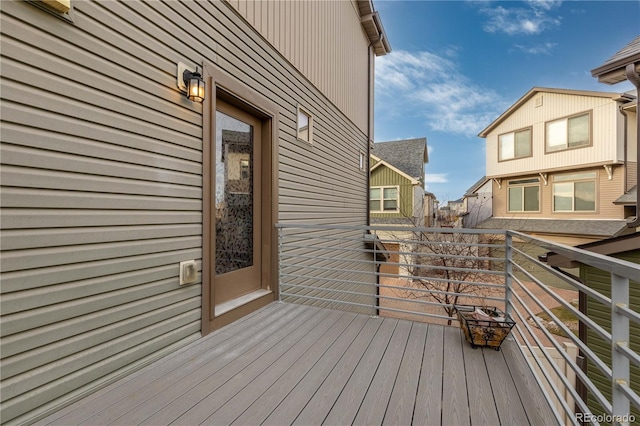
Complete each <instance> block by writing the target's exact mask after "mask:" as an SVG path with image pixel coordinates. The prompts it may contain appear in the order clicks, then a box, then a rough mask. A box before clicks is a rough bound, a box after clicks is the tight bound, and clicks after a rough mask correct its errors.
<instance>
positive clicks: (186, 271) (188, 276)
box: [180, 260, 198, 285]
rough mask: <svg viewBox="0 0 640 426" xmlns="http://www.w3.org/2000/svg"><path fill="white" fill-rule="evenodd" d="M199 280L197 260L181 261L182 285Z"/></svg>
mask: <svg viewBox="0 0 640 426" xmlns="http://www.w3.org/2000/svg"><path fill="white" fill-rule="evenodd" d="M196 281H198V264H197V263H196V261H195V260H187V261H184V262H180V285H185V284H192V283H195V282H196Z"/></svg>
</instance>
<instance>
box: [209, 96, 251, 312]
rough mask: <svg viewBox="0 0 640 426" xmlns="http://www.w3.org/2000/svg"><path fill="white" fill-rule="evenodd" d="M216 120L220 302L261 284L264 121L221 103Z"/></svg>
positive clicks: (217, 284)
mask: <svg viewBox="0 0 640 426" xmlns="http://www.w3.org/2000/svg"><path fill="white" fill-rule="evenodd" d="M215 123H216V146H215V152H216V160H215V185H214V188H215V194H214V200H215V201H214V206H215V209H214V211H215V242H214V244H215V275H216V276H215V280H214V281H215V284H214V293H215V301H216V304H220V303H223V302H225V301H228V300H231V299H233V298H236V297H239V296H242V295H243V294H246V293H249V292H251V291H253V290H256V289H258V288H260V271H259V266H260V260H259V255H260V252H259V249H260V243H259V236H260V204H259V201H260V184H259V182H260V174H259V163H260V162H259V160H256V158H258V159H259V158H260V157H259V148H260V147H259V134H260V133H259V131H258V129H257V128H259V126H260V122H259V121H257V120H256V119H255V118H254V117H252V116H251V115H248V114H246V113H244V112H242V111H239V110H235V108H233V107H231V106H230V105H226V104H223V103H220V104H219V106H218V110H217V111H216V117H215ZM257 166H258V167H257Z"/></svg>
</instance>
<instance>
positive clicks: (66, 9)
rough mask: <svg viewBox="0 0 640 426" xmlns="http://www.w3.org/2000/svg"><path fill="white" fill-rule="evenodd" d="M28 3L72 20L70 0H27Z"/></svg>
mask: <svg viewBox="0 0 640 426" xmlns="http://www.w3.org/2000/svg"><path fill="white" fill-rule="evenodd" d="M28 1H29V3H31V4H32V5H34V6H36V7H38V8H39V9H42V10H44V11H45V12H47V13H50V14H51V15H53V16H55V17H57V18H60V19H63V20H65V21H68V22H73V4H72V0H28Z"/></svg>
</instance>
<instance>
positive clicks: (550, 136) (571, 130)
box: [545, 112, 591, 152]
mask: <svg viewBox="0 0 640 426" xmlns="http://www.w3.org/2000/svg"><path fill="white" fill-rule="evenodd" d="M545 129H546V132H545V146H546V149H547V152H555V151H563V150H565V149H571V148H579V147H581V146H588V145H591V136H590V133H591V113H590V112H586V113H583V114H579V115H574V116H572V117H566V118H561V119H560V120H554V121H549V122H547V124H546V126H545Z"/></svg>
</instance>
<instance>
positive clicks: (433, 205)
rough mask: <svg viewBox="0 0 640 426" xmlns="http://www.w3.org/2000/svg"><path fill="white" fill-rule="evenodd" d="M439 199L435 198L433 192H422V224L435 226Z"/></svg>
mask: <svg viewBox="0 0 640 426" xmlns="http://www.w3.org/2000/svg"><path fill="white" fill-rule="evenodd" d="M438 203H439V201H438V200H437V199H436V196H435V194H433V193H431V192H429V191H425V192H424V201H423V205H424V208H423V209H424V226H426V227H429V228H430V227H434V226H437V225H436V224H437V218H438V216H437V214H436V212H437V211H438Z"/></svg>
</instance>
